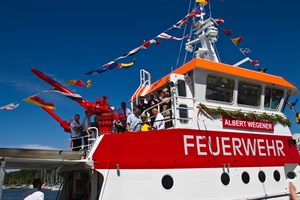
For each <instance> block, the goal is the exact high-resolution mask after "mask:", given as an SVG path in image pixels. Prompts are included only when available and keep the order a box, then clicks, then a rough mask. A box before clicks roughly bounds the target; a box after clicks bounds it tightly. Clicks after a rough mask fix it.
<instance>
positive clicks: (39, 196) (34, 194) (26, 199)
mask: <svg viewBox="0 0 300 200" xmlns="http://www.w3.org/2000/svg"><path fill="white" fill-rule="evenodd" d="M32 185H33V189H31V190H29V191H27V192H26V193H24V194H23V195H22V199H23V200H44V193H43V192H41V188H42V185H43V181H42V180H41V179H40V178H36V179H34V181H33V183H32Z"/></svg>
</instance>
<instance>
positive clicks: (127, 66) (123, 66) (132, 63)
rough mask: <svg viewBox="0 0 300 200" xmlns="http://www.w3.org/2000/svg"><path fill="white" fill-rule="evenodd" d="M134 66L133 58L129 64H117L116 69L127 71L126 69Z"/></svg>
mask: <svg viewBox="0 0 300 200" xmlns="http://www.w3.org/2000/svg"><path fill="white" fill-rule="evenodd" d="M134 64H135V58H134V59H133V61H132V62H131V63H119V65H118V67H119V68H123V69H127V68H130V67H132V66H133V65H134Z"/></svg>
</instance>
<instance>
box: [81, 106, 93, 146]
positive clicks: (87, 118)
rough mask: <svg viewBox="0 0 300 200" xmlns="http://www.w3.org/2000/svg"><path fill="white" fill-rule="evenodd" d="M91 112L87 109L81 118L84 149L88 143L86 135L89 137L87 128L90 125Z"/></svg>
mask: <svg viewBox="0 0 300 200" xmlns="http://www.w3.org/2000/svg"><path fill="white" fill-rule="evenodd" d="M92 115H93V114H92V113H90V112H88V111H87V110H86V111H85V118H84V119H83V122H82V136H83V137H84V138H83V146H84V149H86V148H87V145H88V137H90V134H91V133H90V131H89V130H88V128H89V127H91V119H90V117H91V116H92Z"/></svg>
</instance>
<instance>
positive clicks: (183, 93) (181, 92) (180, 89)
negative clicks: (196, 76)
mask: <svg viewBox="0 0 300 200" xmlns="http://www.w3.org/2000/svg"><path fill="white" fill-rule="evenodd" d="M177 84H178V86H177V87H178V96H180V97H186V86H185V81H184V80H178V82H177Z"/></svg>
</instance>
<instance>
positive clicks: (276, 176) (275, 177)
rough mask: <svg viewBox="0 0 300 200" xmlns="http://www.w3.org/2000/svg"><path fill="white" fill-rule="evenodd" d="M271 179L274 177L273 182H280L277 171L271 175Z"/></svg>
mask: <svg viewBox="0 0 300 200" xmlns="http://www.w3.org/2000/svg"><path fill="white" fill-rule="evenodd" d="M273 177H274V179H275V181H277V182H279V181H280V173H279V171H277V170H275V171H274V173H273Z"/></svg>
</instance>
